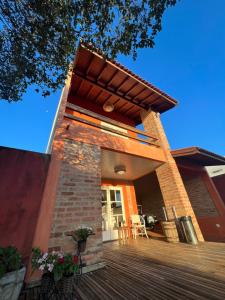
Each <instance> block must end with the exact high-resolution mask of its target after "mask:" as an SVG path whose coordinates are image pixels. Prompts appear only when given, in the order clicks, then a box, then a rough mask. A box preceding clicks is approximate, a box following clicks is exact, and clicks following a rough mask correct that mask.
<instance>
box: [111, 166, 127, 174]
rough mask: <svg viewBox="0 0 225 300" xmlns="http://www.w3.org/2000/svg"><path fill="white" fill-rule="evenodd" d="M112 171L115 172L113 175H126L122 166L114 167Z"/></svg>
mask: <svg viewBox="0 0 225 300" xmlns="http://www.w3.org/2000/svg"><path fill="white" fill-rule="evenodd" d="M114 171H115V173H116V174H118V175H123V174H125V173H126V167H125V166H123V165H120V166H116V167H115V168H114Z"/></svg>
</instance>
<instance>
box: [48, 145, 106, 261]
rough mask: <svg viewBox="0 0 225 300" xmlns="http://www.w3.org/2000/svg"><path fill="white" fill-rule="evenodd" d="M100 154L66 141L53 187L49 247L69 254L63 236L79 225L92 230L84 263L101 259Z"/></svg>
mask: <svg viewBox="0 0 225 300" xmlns="http://www.w3.org/2000/svg"><path fill="white" fill-rule="evenodd" d="M100 156H101V151H100V148H99V147H98V146H94V145H88V144H83V143H81V142H75V141H71V140H66V141H65V143H64V160H63V162H62V165H61V170H60V177H59V182H58V186H57V196H56V204H55V209H54V216H53V223H52V230H51V236H50V240H49V248H56V249H63V250H64V251H66V252H70V251H71V252H73V251H74V249H75V243H74V242H73V240H72V238H71V237H68V236H67V235H66V233H68V232H69V231H72V230H74V229H76V228H77V227H79V226H81V225H82V226H88V227H90V226H91V227H92V228H93V230H94V232H95V235H94V236H91V237H89V238H88V242H87V251H86V253H85V255H84V260H85V261H86V262H87V263H88V264H95V263H98V262H99V261H100V259H101V256H102V235H101V218H102V217H101V190H100V185H101V173H100V171H101V166H100Z"/></svg>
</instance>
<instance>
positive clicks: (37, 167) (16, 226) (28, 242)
mask: <svg viewBox="0 0 225 300" xmlns="http://www.w3.org/2000/svg"><path fill="white" fill-rule="evenodd" d="M49 162H50V155H47V154H41V153H35V152H30V151H24V150H18V149H12V148H6V147H0V170H1V172H0V203H1V210H0V245H1V246H8V245H14V246H16V247H17V248H18V249H19V250H20V251H21V252H22V255H23V257H24V259H25V263H26V262H27V261H28V259H29V255H30V252H31V248H32V241H33V236H34V231H35V227H36V222H37V218H38V214H39V208H40V204H41V199H42V194H43V190H44V185H45V180H46V176H47V172H48V166H49Z"/></svg>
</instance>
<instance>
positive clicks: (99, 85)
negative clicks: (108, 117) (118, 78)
mask: <svg viewBox="0 0 225 300" xmlns="http://www.w3.org/2000/svg"><path fill="white" fill-rule="evenodd" d="M74 73H75V75H76V76H77V77H78V78H80V79H82V80H84V81H86V82H88V83H90V84H93V85H94V86H96V87H99V88H100V89H102V90H103V91H105V92H107V93H109V94H111V95H114V96H117V97H119V98H121V99H122V100H124V101H126V102H130V103H132V104H133V105H135V106H137V107H140V108H142V109H148V107H147V106H146V105H141V104H138V103H136V102H135V101H134V100H129V99H126V98H124V97H123V96H121V95H120V94H118V92H117V91H112V90H111V89H110V90H109V89H107V88H105V87H104V86H102V85H101V84H99V83H97V82H95V81H94V80H91V79H89V78H86V77H85V76H84V75H83V74H81V73H80V72H78V71H77V70H75V72H74Z"/></svg>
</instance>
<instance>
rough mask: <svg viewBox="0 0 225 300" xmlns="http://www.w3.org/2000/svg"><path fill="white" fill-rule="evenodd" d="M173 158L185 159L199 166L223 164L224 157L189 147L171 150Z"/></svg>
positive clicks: (224, 163)
mask: <svg viewBox="0 0 225 300" xmlns="http://www.w3.org/2000/svg"><path fill="white" fill-rule="evenodd" d="M171 153H172V155H173V157H174V158H175V159H185V161H186V162H187V160H189V161H191V162H195V163H197V164H198V165H201V166H219V165H225V157H223V156H221V155H218V154H215V153H213V152H210V151H208V150H205V149H202V148H199V147H189V148H183V149H178V150H172V151H171Z"/></svg>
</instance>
